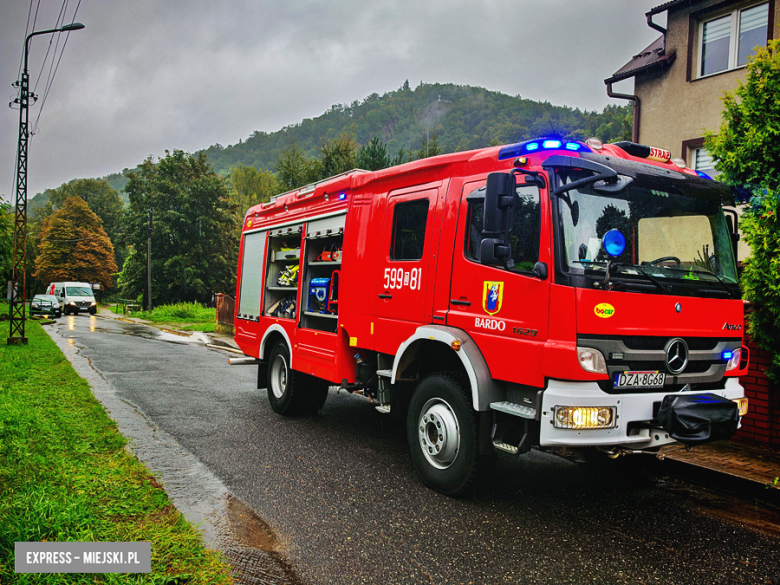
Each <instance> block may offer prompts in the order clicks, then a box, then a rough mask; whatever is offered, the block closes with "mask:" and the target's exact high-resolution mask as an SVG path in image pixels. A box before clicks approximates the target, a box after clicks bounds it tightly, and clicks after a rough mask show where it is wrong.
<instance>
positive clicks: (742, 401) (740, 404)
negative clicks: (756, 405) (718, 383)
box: [734, 398, 748, 416]
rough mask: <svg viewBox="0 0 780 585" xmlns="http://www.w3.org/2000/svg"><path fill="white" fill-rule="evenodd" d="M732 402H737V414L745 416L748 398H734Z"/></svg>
mask: <svg viewBox="0 0 780 585" xmlns="http://www.w3.org/2000/svg"><path fill="white" fill-rule="evenodd" d="M734 402H736V403H737V408H738V409H739V416H745V415H746V414H747V413H748V399H747V398H735V399H734Z"/></svg>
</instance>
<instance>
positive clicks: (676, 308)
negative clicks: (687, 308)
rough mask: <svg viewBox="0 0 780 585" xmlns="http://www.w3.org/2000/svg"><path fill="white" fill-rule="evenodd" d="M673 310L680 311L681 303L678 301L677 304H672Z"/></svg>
mask: <svg viewBox="0 0 780 585" xmlns="http://www.w3.org/2000/svg"><path fill="white" fill-rule="evenodd" d="M674 310H675V311H677V312H678V313H679V312H680V311H682V305H681V304H680V303H677V304H676V305H675V306H674Z"/></svg>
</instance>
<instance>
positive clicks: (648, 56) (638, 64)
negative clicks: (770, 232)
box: [604, 0, 683, 83]
mask: <svg viewBox="0 0 780 585" xmlns="http://www.w3.org/2000/svg"><path fill="white" fill-rule="evenodd" d="M680 1H683V0H680ZM675 57H676V53H675V52H674V51H672V52H670V53H665V52H664V37H663V36H660V37H658V38H657V39H656V40H655V41H653V42H652V43H651V44H650V45H649V46H648V47H647V48H645V49H644V50H643V51H642V52H641V53H639V54H638V55H634V57H633V58H632V59H631V61H629V62H628V63H626V64H625V65H623V67H621V68H620V69H618V70H617V71H616V72H615V73H614V74H613V75H612V77H610V78H609V79H605V80H604V83H613V82H615V81H620V80H622V79H628V78H629V77H634V76H635V75H637V74H638V73H643V72H645V71H649V70H650V69H654V68H655V67H663V66H664V65H670V64H671V63H672V62H673V61H674V59H675Z"/></svg>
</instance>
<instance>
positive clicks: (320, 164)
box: [315, 132, 357, 180]
mask: <svg viewBox="0 0 780 585" xmlns="http://www.w3.org/2000/svg"><path fill="white" fill-rule="evenodd" d="M356 148H357V145H356V144H355V135H354V134H353V133H352V132H344V133H342V134H340V135H339V136H338V137H337V138H334V139H333V140H323V141H322V142H321V143H320V147H319V149H318V150H319V152H320V159H319V161H317V166H316V168H317V171H318V172H317V176H316V179H315V180H322V179H327V178H328V177H332V176H333V175H338V174H340V173H345V172H347V171H351V170H352V169H354V168H355V167H356V166H357V156H356Z"/></svg>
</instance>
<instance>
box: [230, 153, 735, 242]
mask: <svg viewBox="0 0 780 585" xmlns="http://www.w3.org/2000/svg"><path fill="white" fill-rule="evenodd" d="M553 154H563V155H569V156H573V157H576V156H583V155H584V156H588V157H589V155H601V156H606V157H612V160H613V161H614V162H618V161H615V160H614V159H620V160H622V161H626V162H627V163H631V162H633V163H645V164H647V165H652V166H654V167H656V168H657V169H663V170H664V171H667V173H665V174H666V175H667V176H668V177H669V178H670V179H673V178H675V179H677V180H678V181H679V180H680V179H683V176H681V175H688V179H689V180H690V181H692V182H693V183H696V184H698V185H700V186H701V185H703V184H704V182H705V181H706V182H707V183H709V184H708V185H707V186H708V187H710V188H712V187H715V186H717V187H718V189H717V191H719V192H721V197H722V198H723V200H724V202H725V200H726V199H727V198H728V197H729V196H730V192H728V188H727V187H725V185H721V184H719V183H717V182H715V181H712V178H711V177H709V176H708V175H706V174H705V173H702V172H701V171H695V170H693V169H690V168H688V167H687V166H686V164H685V161H683V160H682V159H672V156H671V153H670V152H669V151H668V150H664V149H660V148H655V147H651V146H646V145H643V144H636V143H634V142H627V141H621V142H615V143H612V144H602V142H601V141H600V140H598V139H597V138H589V139H588V140H586V141H585V142H579V141H575V140H562V139H560V138H539V139H535V140H526V141H523V142H518V143H516V144H509V145H505V146H493V147H489V148H483V149H479V150H470V151H464V152H454V153H450V154H443V155H439V156H434V157H429V158H424V159H420V160H416V161H412V162H409V163H405V164H402V165H398V166H394V167H389V168H386V169H382V170H379V171H365V170H361V169H353V170H351V171H347V172H344V173H341V174H339V175H335V176H333V177H328V178H327V179H323V180H321V181H317V182H315V183H310V184H308V185H305V186H303V187H299V188H297V189H293V190H291V191H287V192H286V193H282V194H280V195H277V196H275V197H272V198H271V200H270V201H268V202H267V203H261V204H259V205H255V206H254V207H252V208H250V209H249V210H248V211H247V212H246V215H245V217H244V226H243V227H244V230H246V229H256V228H258V227H260V225H262V224H265V223H268V221H269V220H270V219H271V218H273V223H276V222H278V220H279V217H278V216H279V213H280V211H281V210H282V209H284V210H285V211H286V212H290V214H289V220H290V221H292V220H295V219H299V218H301V217H302V216H301V213H295V212H294V211H295V209H296V208H297V210H299V211H300V212H303V209H302V208H303V207H305V208H306V209H312V208H316V209H317V210H318V211H319V210H320V209H321V208H322V207H327V208H328V209H329V210H336V209H339V208H342V207H343V208H346V207H347V203H348V202H347V201H346V199H347V194H346V192H347V191H348V190H350V189H356V188H359V187H363V186H365V185H368V184H369V183H373V182H375V181H383V180H388V179H392V178H397V177H399V176H401V175H410V174H420V175H421V176H423V175H424V176H425V179H423V180H421V182H428V181H435V180H441V179H443V178H447V177H450V176H458V174H459V172H460V171H461V170H462V171H463V172H467V171H468V174H476V173H478V172H480V167H481V166H483V165H484V167H485V168H486V169H488V170H496V168H495V161H496V160H499V161H504V160H506V161H507V169H511V168H512V166H515V167H523V166H529V167H530V166H536V167H538V166H540V165H541V164H542V163H543V161H544V160H545V159H546V158H548V157H549V156H552V155H553ZM510 159H513V160H510ZM479 163H483V165H481V164H479ZM458 167H461V169H459V168H458ZM466 167H468V169H467V168H466ZM645 168H646V167H645ZM675 175H676V176H675Z"/></svg>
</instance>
